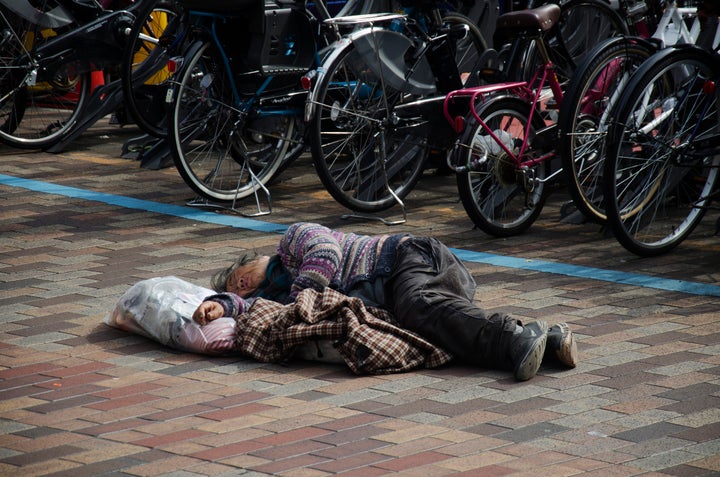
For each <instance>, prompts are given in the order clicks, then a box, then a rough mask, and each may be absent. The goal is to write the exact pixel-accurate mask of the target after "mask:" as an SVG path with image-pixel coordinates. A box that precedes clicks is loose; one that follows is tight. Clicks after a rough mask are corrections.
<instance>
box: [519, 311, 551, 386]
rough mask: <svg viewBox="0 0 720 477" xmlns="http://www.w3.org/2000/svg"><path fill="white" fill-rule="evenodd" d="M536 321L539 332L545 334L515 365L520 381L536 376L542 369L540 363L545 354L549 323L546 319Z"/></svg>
mask: <svg viewBox="0 0 720 477" xmlns="http://www.w3.org/2000/svg"><path fill="white" fill-rule="evenodd" d="M534 323H536V324H537V325H538V328H539V329H538V332H539V333H540V334H541V335H543V337H542V338H540V339H538V340H537V341H535V346H533V347H532V348H531V349H530V350H529V351H528V352H527V354H526V355H525V356H524V357H523V359H521V360H520V362H519V363H518V365H517V366H516V367H515V379H517V380H518V381H527V380H528V379H530V378H532V377H533V376H535V375H536V374H537V371H538V369H540V363H542V359H543V356H544V355H545V346H546V345H547V331H548V325H547V323H545V322H544V321H537V322H534Z"/></svg>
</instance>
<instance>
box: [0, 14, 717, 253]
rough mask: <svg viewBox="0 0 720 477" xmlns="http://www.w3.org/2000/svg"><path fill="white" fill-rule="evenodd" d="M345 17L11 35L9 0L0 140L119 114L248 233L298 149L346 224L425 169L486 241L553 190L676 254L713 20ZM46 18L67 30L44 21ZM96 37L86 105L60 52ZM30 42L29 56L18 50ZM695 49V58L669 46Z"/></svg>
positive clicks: (693, 208)
mask: <svg viewBox="0 0 720 477" xmlns="http://www.w3.org/2000/svg"><path fill="white" fill-rule="evenodd" d="M23 2H27V0H23ZM82 3H87V2H82ZM342 3H343V5H342V9H341V10H340V11H339V12H336V13H337V15H336V16H332V15H331V13H330V11H328V9H327V8H326V7H327V5H326V3H325V2H316V3H314V4H313V5H307V4H306V2H304V1H288V0H283V1H280V0H276V1H274V2H264V1H257V0H244V1H238V0H212V1H210V0H203V1H199V0H177V1H176V2H169V1H166V0H138V2H136V3H134V4H131V5H130V6H129V7H128V8H127V10H120V11H110V10H105V9H102V8H101V9H100V10H96V11H95V12H94V16H93V15H90V19H89V20H88V17H87V16H85V17H83V16H82V15H81V13H82V12H80V11H79V10H77V8H78V2H76V0H52V4H49V3H48V4H46V5H45V10H41V12H45V13H44V14H42V15H40V16H38V15H36V16H34V17H32V21H30V19H28V17H29V16H30V15H29V12H28V11H27V10H23V8H19V7H18V5H21V6H22V2H21V3H17V2H11V1H10V0H0V5H2V11H0V13H2V14H3V20H4V22H5V24H6V27H5V28H4V29H3V30H2V36H1V37H0V42H1V43H2V45H3V51H6V48H5V46H6V45H15V46H16V48H15V49H14V50H12V51H11V50H10V49H7V51H8V52H11V53H10V54H9V55H7V56H5V54H3V59H2V60H1V62H0V69H1V71H4V73H2V78H0V84H2V85H4V86H3V90H2V91H0V94H2V96H0V112H1V113H2V116H0V139H2V140H4V141H5V142H8V143H10V144H13V141H14V144H15V145H17V146H20V147H44V148H47V147H53V146H55V147H57V146H56V145H57V144H58V143H60V144H62V143H63V141H64V142H67V141H69V140H71V139H72V137H73V135H76V134H79V132H81V131H82V124H87V123H89V122H91V121H92V120H95V119H97V117H99V116H98V115H99V114H107V112H108V110H109V108H111V107H112V106H115V104H114V103H112V102H109V101H108V98H115V102H117V101H120V100H122V102H123V105H124V107H125V108H126V109H127V110H128V111H129V112H130V114H131V115H132V116H133V118H134V120H135V122H136V123H137V124H138V125H139V126H140V127H141V128H142V129H143V130H144V131H145V132H146V133H147V137H146V138H145V139H144V140H145V144H143V145H144V146H145V149H146V150H147V151H148V153H153V154H167V155H168V157H171V158H172V160H173V162H174V164H175V166H176V167H177V169H178V171H179V172H180V174H181V176H182V177H183V179H184V180H185V182H186V183H187V184H188V185H189V186H190V187H191V188H192V189H193V190H194V191H195V192H196V193H197V194H198V197H199V199H198V200H197V201H195V202H194V203H196V204H198V203H199V204H208V205H209V204H229V206H230V207H234V206H235V204H236V203H238V201H241V200H243V199H247V198H249V197H253V196H254V198H255V202H256V204H257V214H256V215H261V214H265V213H269V209H268V208H266V209H263V207H262V206H261V205H260V203H261V201H260V197H263V196H265V197H266V198H267V199H268V203H269V196H270V191H269V190H268V184H269V183H270V181H271V180H272V178H273V177H275V176H276V175H277V174H279V172H280V171H282V170H283V169H284V168H285V167H287V165H288V164H290V163H291V162H292V161H293V160H294V159H295V158H297V157H298V156H299V155H300V154H301V153H302V152H304V151H306V150H309V151H310V152H311V154H312V158H313V163H314V165H315V169H316V171H317V174H318V176H319V177H320V179H321V181H322V184H323V185H324V187H325V188H326V189H327V190H328V192H329V193H330V194H331V195H332V197H333V198H334V199H335V200H337V201H338V202H339V203H341V204H342V205H343V206H345V207H347V208H348V209H350V210H351V211H352V212H353V213H359V214H378V213H380V212H383V211H386V210H389V209H391V208H400V209H401V210H402V213H403V215H404V214H405V211H404V209H405V208H404V200H406V198H407V196H408V194H409V193H410V191H411V190H412V189H413V187H414V186H415V184H416V183H417V181H418V180H419V179H420V177H421V175H422V171H423V169H424V168H425V167H426V163H427V158H428V155H429V152H430V151H436V152H437V151H440V153H441V154H444V155H445V156H446V157H447V166H448V168H449V169H450V170H452V171H454V172H455V173H456V176H457V182H458V194H459V196H460V199H461V200H462V203H463V205H464V207H465V210H466V211H467V213H468V215H469V217H470V218H471V219H472V220H473V222H474V223H475V224H476V225H477V226H478V227H479V228H480V229H482V230H483V231H485V232H486V233H489V234H492V235H496V236H508V235H513V234H517V233H521V232H524V231H525V230H527V229H528V228H529V227H530V226H531V225H532V223H533V222H534V221H535V220H536V218H537V217H538V215H539V213H540V211H541V209H542V206H543V203H544V201H545V199H546V197H547V195H548V194H549V193H550V192H551V191H552V190H554V189H555V187H554V185H555V184H563V185H567V186H568V188H569V189H570V192H571V194H572V197H573V199H574V204H575V206H576V207H577V208H578V210H580V211H581V212H582V213H583V214H585V216H586V217H587V218H588V219H589V220H593V221H596V222H601V223H603V224H608V225H609V226H611V227H612V229H613V230H614V231H615V233H616V235H617V237H618V240H619V241H620V242H621V243H622V244H623V246H625V247H626V248H628V249H629V250H631V251H633V252H635V253H637V254H641V255H652V254H657V253H664V252H667V251H669V250H670V249H672V248H673V247H674V246H676V245H677V244H679V243H680V242H681V241H682V240H683V239H684V238H685V237H686V236H687V235H688V234H689V233H690V232H691V230H692V228H693V226H694V225H696V224H697V222H698V221H699V220H700V218H701V217H702V214H703V213H704V211H705V210H706V209H707V207H708V206H709V204H710V198H711V196H712V194H713V192H714V191H715V187H716V186H715V184H716V175H717V167H718V164H717V162H716V160H715V159H714V157H715V156H714V155H713V154H712V153H713V151H714V148H715V147H717V146H716V144H715V141H714V134H716V132H715V128H716V127H717V125H718V121H717V120H714V121H712V120H710V119H708V120H706V121H700V118H699V116H702V117H705V118H712V116H711V115H712V114H715V115H717V114H718V111H719V110H718V108H717V103H716V100H717V95H715V94H714V79H715V78H716V77H717V76H718V73H720V68H718V67H717V64H716V62H717V58H716V57H715V56H714V54H713V53H711V51H712V48H714V47H716V46H717V43H718V39H717V21H716V19H717V17H716V14H717V12H714V11H712V9H707V8H706V12H705V14H704V15H702V16H698V15H697V7H696V6H687V7H678V5H677V4H676V2H673V1H661V0H648V1H630V0H620V1H619V2H618V4H617V8H616V9H613V8H612V7H611V6H610V5H609V4H608V3H606V2H605V1H604V0H569V1H566V2H563V3H562V4H561V5H557V4H553V3H548V4H544V5H540V6H537V7H534V8H529V9H525V8H524V9H518V10H514V11H509V12H506V13H503V14H501V15H500V16H498V5H497V3H496V2H494V1H490V0H488V1H484V0H482V1H475V2H464V1H457V2H435V1H429V0H422V1H413V2H410V1H408V2H403V1H400V2H393V3H391V2H360V1H347V2H342ZM28 4H29V3H28ZM10 5H14V6H15V7H13V8H10ZM58 5H60V6H63V7H65V10H67V11H70V12H72V13H73V15H74V17H72V21H70V22H69V23H65V24H63V25H55V24H50V23H49V22H48V18H54V16H55V15H54V14H55V12H56V11H57V10H56V9H54V8H53V9H51V8H50V6H58ZM70 7H73V8H70ZM701 8H702V7H701ZM505 9H509V8H508V7H505ZM65 10H63V11H65ZM51 12H52V15H51ZM387 12H390V13H387ZM18 18H19V19H21V20H22V21H20V20H18ZM38 18H40V20H42V21H40V20H38ZM496 20H497V21H496ZM33 22H34V23H33ZM20 24H23V25H24V26H23V27H22V28H21V27H20V26H19V25H20ZM96 25H100V26H98V27H97V28H96ZM23 28H24V29H23ZM100 30H102V31H104V32H108V31H111V32H113V33H114V34H115V36H116V37H118V36H119V37H121V41H118V42H117V44H118V45H121V46H117V45H115V46H114V47H113V51H114V53H115V56H114V57H113V61H114V63H113V65H115V66H116V67H117V69H118V71H119V73H118V75H119V77H120V79H119V80H118V81H117V83H113V84H117V88H119V89H120V90H121V91H120V92H119V93H118V94H117V95H116V96H115V95H114V93H115V90H108V89H105V90H100V91H99V92H98V91H97V90H96V93H95V94H93V97H92V98H91V99H90V100H87V99H86V97H87V96H89V94H88V91H89V90H88V89H87V87H86V85H87V84H88V82H89V80H88V79H87V78H85V77H83V78H80V79H78V77H79V73H82V74H83V75H85V74H89V70H90V69H92V68H96V67H97V65H98V64H103V63H96V62H97V61H99V60H97V56H98V54H97V53H94V51H95V50H93V49H89V50H88V51H82V50H81V52H75V55H74V56H73V57H72V60H73V61H72V62H65V58H66V55H67V53H66V52H67V48H69V47H72V46H73V45H77V44H78V43H76V42H77V41H78V40H77V38H78V33H77V32H78V31H81V32H92V31H100ZM39 31H41V32H43V34H45V36H38V34H37V33H38V32H39ZM47 31H52V32H53V34H52V35H48V34H47V33H46V32H47ZM30 32H32V34H30ZM80 36H82V35H80ZM27 38H35V39H38V38H44V40H42V41H39V42H38V43H36V45H35V46H34V47H33V48H28V47H26V45H27ZM36 41H37V40H36ZM697 41H699V42H700V43H702V44H703V46H704V48H705V49H703V48H702V47H698V48H689V47H679V46H678V47H677V48H675V49H673V50H669V49H667V47H669V46H671V45H674V44H691V43H696V42H697ZM48 45H50V46H48ZM57 45H61V46H62V48H61V47H59V46H57ZM669 51H674V52H682V53H675V54H673V55H671V54H670V53H668V52H669ZM38 52H39V53H38ZM118 52H119V53H118ZM656 52H657V54H656ZM660 52H662V53H660ZM662 54H665V55H669V56H666V57H664V58H666V59H665V60H660V59H658V58H660V56H658V55H662ZM118 57H119V59H118ZM105 58H106V60H105V61H106V63H104V64H108V63H107V61H108V60H107V58H109V56H106V57H105ZM667 58H671V59H667ZM661 61H664V62H665V63H663V64H664V65H666V66H663V67H659V66H656V67H654V68H653V67H651V66H647V65H648V64H659V63H658V62H661ZM676 63H677V65H676ZM69 65H70V66H69ZM641 65H642V66H641ZM670 65H672V67H671V66H670ZM678 65H679V66H678ZM680 66H682V68H681V67H680ZM690 66H692V67H693V69H690ZM658 68H659V69H658ZM700 74H701V75H703V76H699V75H700ZM691 78H694V80H693V81H690V79H691ZM61 84H64V85H65V89H64V90H63V89H60V88H58V86H57V85H61ZM649 85H650V86H649ZM652 85H655V86H654V87H653V86H652ZM645 87H647V88H649V89H644V88H645ZM117 88H116V89H117ZM49 92H51V93H52V96H50V93H49ZM109 92H111V93H113V95H112V96H111V95H110V94H109ZM49 98H56V102H55V103H54V104H50V103H49ZM638 98H643V99H642V102H638V101H640V100H639V99H638ZM691 98H692V101H695V103H693V104H692V106H691V104H690V101H691ZM88 104H93V106H92V107H90V110H91V113H87V111H85V112H82V111H83V108H87V105H88ZM68 105H70V106H68ZM48 106H50V107H48ZM700 106H702V109H700ZM641 110H642V111H643V114H642V115H641V114H640V111H641ZM48 111H51V112H53V113H54V114H55V115H56V117H55V118H54V119H53V120H52V121H51V122H48V121H45V118H47V117H48V116H49V115H48ZM58 111H60V112H62V111H65V113H64V114H65V117H57V114H58ZM81 112H82V113H81ZM34 113H36V114H34ZM39 118H42V119H39ZM79 119H84V121H79ZM41 121H42V122H41ZM78 124H80V126H78ZM683 124H692V125H695V124H697V127H694V128H681V127H680V126H681V125H683ZM701 125H702V127H701ZM26 130H29V132H25V131H26ZM607 178H612V179H613V180H607ZM660 209H662V212H663V213H662V214H660V213H659V211H660ZM651 211H653V213H651ZM671 217H672V221H671V219H670V218H671Z"/></svg>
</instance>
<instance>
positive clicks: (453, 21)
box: [442, 12, 488, 87]
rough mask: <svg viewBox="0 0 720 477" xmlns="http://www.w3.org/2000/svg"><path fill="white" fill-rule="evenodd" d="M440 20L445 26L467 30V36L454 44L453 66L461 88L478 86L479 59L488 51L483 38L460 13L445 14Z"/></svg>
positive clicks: (471, 22) (478, 29) (475, 27)
mask: <svg viewBox="0 0 720 477" xmlns="http://www.w3.org/2000/svg"><path fill="white" fill-rule="evenodd" d="M442 20H443V24H445V25H463V26H465V28H467V32H468V34H467V36H466V37H464V38H460V39H458V40H457V42H456V44H455V64H456V65H457V67H458V72H459V73H460V78H461V81H462V85H463V87H470V86H476V85H478V84H479V80H478V78H477V72H478V71H479V70H480V67H481V66H482V65H481V64H480V57H481V56H482V54H483V53H484V52H485V51H486V50H487V49H488V43H487V40H486V39H485V36H484V35H483V33H482V31H481V30H480V28H478V26H477V25H476V24H475V23H473V21H472V20H471V19H470V18H468V17H467V16H465V15H463V14H461V13H456V12H446V13H445V14H443V17H442Z"/></svg>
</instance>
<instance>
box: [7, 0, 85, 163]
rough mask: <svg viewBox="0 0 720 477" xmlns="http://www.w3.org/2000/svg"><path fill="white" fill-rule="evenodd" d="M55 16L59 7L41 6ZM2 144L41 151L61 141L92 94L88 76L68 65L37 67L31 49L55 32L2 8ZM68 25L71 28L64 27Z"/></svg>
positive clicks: (43, 4) (41, 12)
mask: <svg viewBox="0 0 720 477" xmlns="http://www.w3.org/2000/svg"><path fill="white" fill-rule="evenodd" d="M40 5H41V6H43V7H44V9H43V10H42V11H38V13H37V15H39V16H41V15H42V14H43V12H47V13H48V15H51V12H52V10H53V9H54V8H56V7H57V6H58V5H57V3H55V2H53V1H52V0H50V1H47V2H41V4H40ZM0 14H1V15H0V38H1V40H2V48H0V141H2V142H3V143H5V144H8V145H10V146H13V147H18V148H26V149H42V148H47V147H50V146H52V145H53V144H55V143H57V142H58V141H60V140H61V139H62V138H63V137H64V135H65V134H66V133H67V132H68V131H69V130H70V129H71V128H72V127H73V126H74V125H75V124H76V123H77V121H78V119H79V118H80V117H81V116H82V114H83V109H84V107H85V105H86V104H87V101H88V98H89V96H90V74H89V73H80V74H77V73H74V72H73V71H72V69H71V68H65V67H64V66H65V65H60V67H57V68H53V69H52V70H46V69H43V68H38V64H37V61H36V60H35V58H34V57H33V56H32V51H33V49H34V48H36V47H37V46H39V45H41V44H42V43H44V42H46V41H48V40H49V39H51V38H52V37H53V36H54V35H55V34H56V33H57V32H58V31H60V29H61V27H58V29H57V30H55V29H52V28H44V27H41V26H39V25H36V24H33V23H31V22H30V21H28V20H25V19H24V18H22V17H21V16H19V15H17V14H15V13H14V12H12V11H10V10H9V9H8V8H6V7H3V8H2V9H1V10H0ZM65 27H67V26H65Z"/></svg>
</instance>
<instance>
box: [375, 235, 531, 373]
mask: <svg viewBox="0 0 720 477" xmlns="http://www.w3.org/2000/svg"><path fill="white" fill-rule="evenodd" d="M385 290H386V302H387V304H388V305H390V307H389V308H390V309H391V310H392V311H393V312H394V314H395V317H396V318H397V319H398V321H399V322H400V325H401V326H403V327H404V328H406V329H409V330H411V331H414V332H416V333H418V334H419V335H420V336H422V337H423V338H425V339H427V340H428V341H430V342H432V343H434V344H436V345H438V346H440V347H441V348H443V349H445V350H446V351H448V352H449V353H451V354H453V355H454V356H455V358H456V359H458V360H461V361H464V362H467V363H471V364H475V365H479V366H484V367H503V368H504V367H507V366H509V365H510V362H509V360H508V347H509V342H510V338H511V336H512V333H513V332H514V331H515V328H516V324H517V321H516V320H515V319H514V318H511V317H509V316H507V315H503V314H499V313H492V314H489V313H487V312H485V311H484V310H482V309H481V308H479V307H478V306H477V305H475V304H474V303H473V301H472V299H473V294H474V291H475V281H474V280H473V278H472V276H471V275H470V272H469V271H468V270H467V269H466V268H465V266H464V265H463V264H462V262H460V260H459V259H458V258H457V257H456V256H455V255H454V254H453V253H452V252H451V251H450V250H448V248H447V247H446V246H445V245H443V244H442V243H441V242H439V241H438V240H435V239H433V238H426V237H411V238H410V239H408V240H406V241H405V242H403V243H402V244H400V246H399V247H398V250H397V255H396V258H395V264H394V267H393V271H392V274H391V275H390V277H389V280H388V281H387V282H386V287H385Z"/></svg>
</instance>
